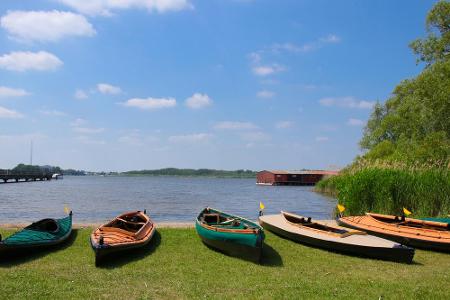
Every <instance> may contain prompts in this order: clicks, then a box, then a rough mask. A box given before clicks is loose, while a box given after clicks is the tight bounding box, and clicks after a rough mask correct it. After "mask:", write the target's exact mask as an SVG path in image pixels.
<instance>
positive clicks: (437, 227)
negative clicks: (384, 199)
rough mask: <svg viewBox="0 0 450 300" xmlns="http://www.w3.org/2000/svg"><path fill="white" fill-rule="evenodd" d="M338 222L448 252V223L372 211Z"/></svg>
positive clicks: (341, 219) (412, 244)
mask: <svg viewBox="0 0 450 300" xmlns="http://www.w3.org/2000/svg"><path fill="white" fill-rule="evenodd" d="M338 223H339V224H340V225H343V226H347V227H350V228H354V229H357V230H364V231H366V232H368V233H370V234H373V235H376V236H379V237H382V238H386V239H390V240H393V241H396V242H398V243H401V244H403V245H408V246H411V247H414V248H422V249H430V250H436V251H442V252H450V224H449V223H443V222H435V221H427V220H419V219H413V218H406V217H404V216H401V217H399V216H392V215H383V214H375V213H366V214H365V215H364V216H350V217H341V218H339V219H338Z"/></svg>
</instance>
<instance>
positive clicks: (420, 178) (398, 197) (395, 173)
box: [316, 161, 450, 217]
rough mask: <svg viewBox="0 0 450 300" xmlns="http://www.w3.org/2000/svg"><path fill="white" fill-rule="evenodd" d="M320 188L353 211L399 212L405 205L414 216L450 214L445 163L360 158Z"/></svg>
mask: <svg viewBox="0 0 450 300" xmlns="http://www.w3.org/2000/svg"><path fill="white" fill-rule="evenodd" d="M316 191H318V192H323V193H327V194H331V195H333V196H335V197H336V198H337V199H338V200H339V203H341V204H343V205H344V206H345V207H346V211H345V213H346V214H349V215H350V214H351V215H355V214H363V213H365V212H368V211H372V212H378V213H386V214H396V215H399V214H402V209H403V207H405V208H407V209H408V210H410V211H412V212H413V216H414V217H428V216H433V217H434V216H447V215H448V214H450V173H449V169H448V167H442V164H440V165H439V164H438V165H436V164H426V165H423V164H422V165H406V164H404V163H401V162H382V161H375V162H368V161H360V162H356V163H355V164H354V165H352V166H351V167H349V168H347V169H346V170H344V171H343V172H342V173H341V174H340V175H339V176H335V177H329V178H327V179H324V180H322V181H320V182H319V183H318V184H317V186H316Z"/></svg>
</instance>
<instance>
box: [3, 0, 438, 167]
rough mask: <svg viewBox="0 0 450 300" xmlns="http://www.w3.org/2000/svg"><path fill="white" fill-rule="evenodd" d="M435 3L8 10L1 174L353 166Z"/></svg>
mask: <svg viewBox="0 0 450 300" xmlns="http://www.w3.org/2000/svg"><path fill="white" fill-rule="evenodd" d="M434 3H435V2H434V1H425V0H415V1H410V0H399V1H388V0H380V1H360V0H347V1H320V0H319V1H317V0H316V1H313V0H311V1H307V0H282V1H274V0H272V1H270V0H91V1H77V0H39V1H37V0H22V1H17V0H2V1H1V2H0V168H12V167H14V166H15V165H17V164H18V163H29V162H30V144H31V141H32V142H33V164H38V165H57V166H61V167H62V168H74V169H83V170H92V171H101V170H103V171H125V170H135V169H158V168H164V167H178V168H216V169H227V170H232V169H252V170H262V169H301V168H310V169H329V168H331V169H335V168H342V167H344V166H346V165H347V164H349V163H351V162H352V160H353V159H354V158H355V156H356V155H359V154H361V153H362V152H361V149H360V148H359V146H358V142H359V140H360V139H361V137H362V133H363V129H364V125H365V123H366V121H367V119H368V118H369V116H370V113H371V108H372V107H373V105H374V103H376V101H379V102H384V101H385V100H386V99H387V98H388V97H389V96H390V95H391V93H392V91H393V89H394V88H395V86H396V85H397V84H398V83H399V82H400V81H402V80H404V79H407V78H412V77H414V76H416V75H417V74H418V73H420V71H421V70H422V68H423V67H422V66H420V65H416V62H415V57H414V55H413V54H412V52H411V50H410V49H409V48H408V44H409V43H410V42H411V41H412V40H414V39H416V38H419V37H424V36H425V34H426V32H425V17H426V14H427V12H428V11H429V10H430V8H431V7H432V5H433V4H434Z"/></svg>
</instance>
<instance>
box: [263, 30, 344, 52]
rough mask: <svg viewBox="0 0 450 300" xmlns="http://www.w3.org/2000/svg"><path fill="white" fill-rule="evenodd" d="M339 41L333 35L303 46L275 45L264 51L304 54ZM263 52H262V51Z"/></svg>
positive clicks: (338, 38) (290, 44) (292, 44)
mask: <svg viewBox="0 0 450 300" xmlns="http://www.w3.org/2000/svg"><path fill="white" fill-rule="evenodd" d="M340 41H341V39H340V37H339V36H337V35H335V34H329V35H327V36H326V37H322V38H319V39H317V40H315V41H312V42H309V43H306V44H303V45H296V44H294V43H281V44H280V43H276V44H273V45H271V46H269V47H268V48H266V50H269V51H270V52H274V53H279V52H282V51H284V52H291V53H302V52H303V53H304V52H310V51H313V50H317V49H320V48H322V47H324V46H325V44H335V43H339V42H340ZM263 51H264V50H263Z"/></svg>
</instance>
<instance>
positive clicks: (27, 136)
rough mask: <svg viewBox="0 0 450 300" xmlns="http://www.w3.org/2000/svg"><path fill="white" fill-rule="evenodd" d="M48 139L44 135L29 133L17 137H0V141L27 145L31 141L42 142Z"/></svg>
mask: <svg viewBox="0 0 450 300" xmlns="http://www.w3.org/2000/svg"><path fill="white" fill-rule="evenodd" d="M46 138H48V137H47V136H46V135H44V134H41V133H29V134H18V135H7V134H5V135H0V141H2V142H7V143H27V145H28V146H29V143H30V141H31V140H33V141H37V140H44V139H46Z"/></svg>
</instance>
